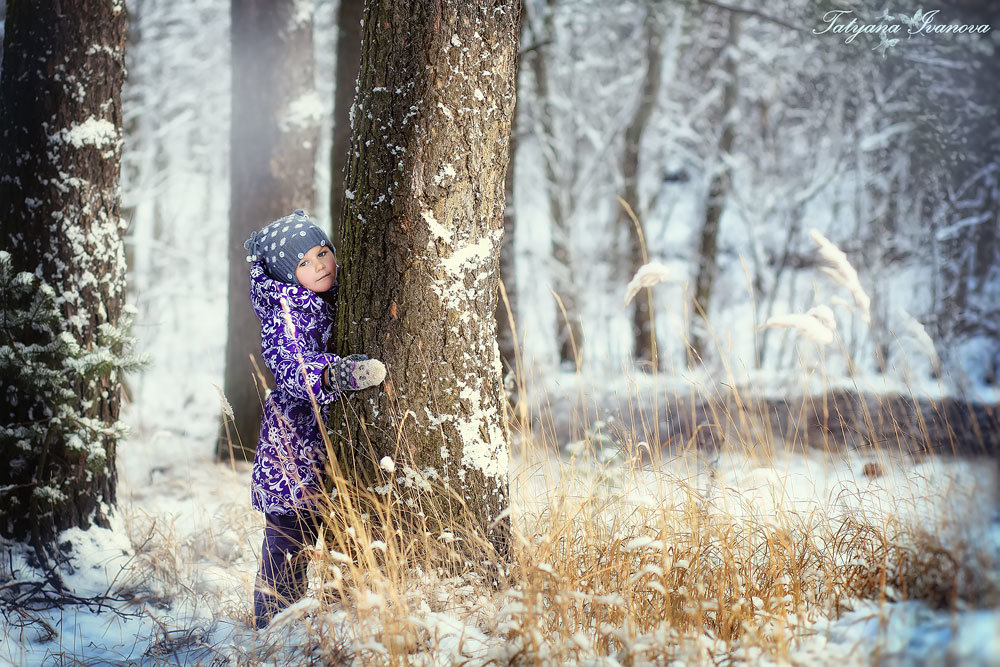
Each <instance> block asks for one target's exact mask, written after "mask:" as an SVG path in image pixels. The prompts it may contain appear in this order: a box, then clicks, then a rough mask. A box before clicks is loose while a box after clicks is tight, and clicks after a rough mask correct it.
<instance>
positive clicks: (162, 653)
mask: <svg viewBox="0 0 1000 667" xmlns="http://www.w3.org/2000/svg"><path fill="white" fill-rule="evenodd" d="M130 416H131V417H132V419H133V426H134V435H133V437H132V439H131V440H129V441H128V442H127V443H125V445H124V446H123V447H122V448H121V452H120V460H119V469H120V475H121V480H120V507H119V511H118V512H117V514H116V516H115V520H114V522H113V529H112V530H110V531H109V530H103V529H92V530H90V531H88V532H81V531H68V533H67V534H66V535H64V537H65V539H66V540H68V541H70V542H72V544H73V551H72V561H73V563H74V566H75V572H74V573H73V574H71V575H69V577H68V581H69V582H70V584H71V586H72V587H73V589H74V590H75V592H76V594H77V595H78V596H80V597H81V598H87V597H93V596H101V595H109V596H110V598H111V600H110V601H108V602H106V603H105V604H102V605H96V604H90V605H87V604H64V605H62V606H60V607H56V608H53V609H50V610H48V611H43V612H36V613H34V614H33V616H34V617H37V618H38V619H40V620H37V621H35V622H28V621H29V618H28V617H26V616H24V615H21V616H19V615H18V614H11V615H8V616H7V619H6V624H5V626H4V627H3V628H2V630H0V632H2V634H0V638H2V642H0V664H6V663H9V664H13V665H37V664H52V665H58V664H86V665H99V664H108V665H118V664H260V663H269V664H289V662H291V663H294V662H296V661H297V660H298V659H304V657H303V656H302V655H301V654H295V653H294V651H295V650H298V648H297V647H298V645H299V643H301V641H303V637H302V636H299V635H297V634H296V628H295V627H288V626H282V625H281V624H280V623H278V624H276V625H277V628H276V629H273V630H271V631H269V632H266V633H254V632H253V631H251V630H250V629H249V628H248V627H247V622H248V620H249V614H250V609H249V602H248V601H249V597H250V590H251V583H252V580H253V576H254V573H255V571H256V567H257V549H258V548H259V544H260V537H261V520H260V516H259V515H257V514H256V513H254V512H252V511H250V510H249V507H248V491H247V480H248V468H247V466H246V464H238V465H236V466H231V465H224V464H217V463H214V462H213V461H212V459H211V457H210V455H209V453H210V451H211V444H210V443H211V442H212V436H213V434H214V424H215V419H216V413H215V411H214V410H213V409H211V408H209V407H206V408H205V409H204V411H203V414H201V415H198V419H194V420H192V421H189V422H188V423H187V424H186V426H185V427H184V429H183V430H178V431H176V432H169V431H149V430H146V429H145V427H144V426H143V424H142V423H141V422H136V421H135V418H136V415H135V413H134V412H133V413H131V415H130ZM573 450H574V448H573V447H572V446H570V447H569V448H568V449H567V452H566V453H564V455H563V456H562V457H557V458H552V457H547V458H543V459H540V460H537V459H533V460H532V462H531V463H530V464H528V463H525V461H524V460H523V459H521V458H520V457H518V458H517V460H516V473H515V477H514V490H515V498H516V502H517V507H518V509H519V510H520V511H521V512H530V511H532V510H533V509H537V508H539V507H541V506H543V505H544V504H545V502H546V496H547V493H549V492H550V491H551V490H552V489H553V488H555V486H556V485H558V484H559V483H560V479H561V478H563V480H564V481H565V478H567V477H568V478H572V479H575V480H581V483H588V484H589V483H590V482H593V480H595V479H596V480H601V483H603V484H604V485H605V487H606V488H607V490H608V492H609V493H614V494H617V495H618V496H619V497H622V498H624V499H625V501H626V502H627V503H628V504H631V505H633V506H636V507H639V506H647V507H648V506H656V505H657V504H661V505H662V504H664V503H670V502H672V501H673V495H674V494H676V493H677V492H678V489H679V488H680V486H682V485H685V484H688V485H693V486H695V487H696V488H698V489H700V490H701V492H702V493H703V494H704V497H705V498H706V501H707V502H708V503H710V504H711V506H712V507H713V508H715V511H719V512H726V513H729V514H731V515H735V516H739V515H740V514H741V513H754V514H755V515H756V516H759V517H765V518H766V517H768V516H777V515H778V514H779V513H776V510H778V509H780V510H781V512H784V513H785V514H786V515H787V514H789V513H793V514H794V513H798V514H800V515H808V514H809V513H810V512H811V511H813V510H816V509H817V508H821V509H824V510H827V511H829V510H831V509H832V510H834V511H836V512H841V513H861V514H864V515H865V516H866V517H867V518H868V519H869V520H873V519H874V520H878V517H882V516H884V517H889V518H893V517H894V518H896V519H898V520H900V521H902V522H904V523H905V522H917V523H919V524H920V525H922V526H923V527H933V529H934V530H936V531H938V532H939V534H940V535H941V539H942V543H944V544H950V543H953V544H962V545H968V544H972V545H974V549H973V550H974V551H975V552H976V553H979V554H981V555H983V556H984V557H986V558H990V559H992V562H993V563H994V564H995V563H996V560H997V556H998V554H1000V510H998V507H1000V505H998V503H997V497H996V493H997V489H998V487H1000V485H998V480H997V470H996V465H995V462H983V461H965V460H942V459H928V460H924V461H922V462H912V461H896V462H893V463H891V465H887V466H886V469H885V470H884V471H883V473H884V474H881V475H878V476H875V477H873V476H870V475H866V474H864V466H865V464H866V463H867V462H869V459H870V457H868V458H866V457H864V456H862V455H859V454H848V455H843V456H841V457H839V458H837V459H836V460H833V459H830V458H829V457H825V456H821V455H819V454H815V455H813V454H809V455H802V454H787V453H776V454H774V455H772V456H769V457H768V458H767V459H766V460H762V459H760V458H757V457H751V456H747V455H745V454H742V453H738V452H737V453H728V454H725V453H724V454H722V455H721V456H719V457H718V458H717V459H715V460H713V461H711V462H706V461H705V460H704V459H703V458H700V457H678V458H674V459H671V460H669V461H666V462H664V463H663V464H662V466H661V467H659V468H657V469H656V470H648V469H647V470H645V471H642V472H641V473H639V474H638V475H630V474H627V472H626V471H625V470H624V469H623V467H622V466H621V465H620V462H619V461H618V460H617V459H616V456H615V451H614V450H613V448H609V449H608V450H607V451H604V452H602V451H599V452H597V453H596V454H597V456H596V459H589V458H587V457H585V456H584V455H583V454H576V455H574V454H572V453H570V452H572V451H573ZM595 461H596V463H597V465H595ZM4 552H5V553H4V559H3V560H4V561H5V562H4V566H5V567H7V566H9V567H10V568H11V569H12V570H13V573H14V579H15V580H26V579H31V578H35V577H37V576H38V573H36V572H33V571H32V569H31V568H30V567H28V566H27V565H26V563H25V560H24V557H23V555H22V554H20V553H19V552H17V551H11V550H10V549H8V548H5V549H4ZM8 553H9V554H10V555H9V556H8ZM998 574H1000V572H998V571H997V570H996V568H994V574H993V576H994V577H996V576H997V575H998ZM304 604H308V602H306V603H304ZM474 616H475V615H474V614H463V612H462V610H461V609H452V610H451V611H436V612H434V613H431V612H430V611H427V613H426V614H425V615H424V617H423V620H422V622H423V623H424V624H425V625H433V626H434V628H435V632H436V633H437V634H438V636H439V637H443V638H444V640H441V641H439V642H438V644H437V647H438V648H437V651H438V653H437V654H436V655H427V656H424V658H426V660H427V662H428V664H450V663H454V662H460V661H463V660H466V659H468V658H470V657H471V658H473V659H472V660H471V662H470V663H469V664H481V663H483V662H485V661H486V659H487V657H488V656H490V655H494V656H496V655H498V654H499V653H498V652H501V653H502V650H503V646H502V644H503V641H504V640H503V638H502V635H501V634H500V632H496V633H495V634H491V633H490V632H489V631H488V630H489V626H490V625H492V626H493V628H494V629H496V628H499V627H500V626H499V620H496V621H495V622H493V623H492V624H491V623H490V622H489V621H487V622H485V625H486V626H487V631H486V632H484V631H483V625H484V622H483V621H482V619H480V620H479V621H478V622H477V621H474V620H472V619H473V618H474ZM463 619H464V620H463ZM324 622H326V623H328V624H329V627H330V628H332V631H333V632H334V634H336V635H338V636H342V637H346V638H347V642H348V645H350V638H351V630H350V627H349V625H348V623H347V615H346V613H345V612H343V611H338V612H335V613H334V614H332V615H328V616H327V617H326V618H325V619H324ZM811 629H812V630H813V631H814V634H812V636H811V637H808V638H807V639H805V640H801V641H799V642H798V643H797V644H796V651H795V653H794V654H792V655H790V656H789V659H790V660H791V662H793V663H798V664H810V663H825V664H837V663H845V664H868V663H870V662H872V661H881V662H882V663H883V664H972V665H989V664H1000V613H998V611H997V610H996V609H966V610H962V611H959V612H947V611H945V612H942V611H935V610H933V609H930V608H929V607H927V606H926V605H925V604H923V603H920V602H912V601H906V602H890V601H888V600H886V601H882V602H872V601H859V602H857V603H855V604H854V605H853V610H852V611H849V612H847V613H845V614H844V615H842V616H841V617H840V618H827V617H824V616H820V617H817V618H816V619H815V620H814V621H812V626H811ZM448 637H452V639H453V640H450V641H445V640H447V638H448ZM459 638H462V639H459ZM354 648H355V649H356V648H357V647H356V646H355V647H354ZM369 648H370V647H369ZM710 648H711V647H707V648H706V649H705V650H706V652H705V653H704V660H705V661H706V662H709V661H710V656H711V650H710ZM288 651H292V654H291V655H290V654H289V653H288ZM295 655H298V656H299V658H298V659H297V658H296V657H295ZM740 657H743V658H745V659H747V660H748V661H749V662H759V661H761V660H763V658H762V656H760V655H758V654H756V653H755V652H754V650H753V649H751V648H748V649H747V650H746V651H745V652H744V654H742V655H741V656H740ZM603 664H614V663H613V662H605V663H603Z"/></svg>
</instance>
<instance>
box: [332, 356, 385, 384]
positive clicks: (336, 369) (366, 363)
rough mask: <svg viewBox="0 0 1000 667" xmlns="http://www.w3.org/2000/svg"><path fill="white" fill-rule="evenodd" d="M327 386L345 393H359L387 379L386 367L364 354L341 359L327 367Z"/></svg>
mask: <svg viewBox="0 0 1000 667" xmlns="http://www.w3.org/2000/svg"><path fill="white" fill-rule="evenodd" d="M324 375H325V377H326V378H327V384H328V385H329V386H330V387H331V388H335V389H338V390H340V391H341V392H344V391H358V390H360V389H367V388H368V387H374V386H375V385H377V384H380V383H381V382H382V380H384V379H385V365H384V364H383V363H382V362H381V361H379V360H378V359H369V358H368V357H367V356H365V355H363V354H352V355H350V356H347V357H340V358H339V359H337V360H336V361H334V362H331V363H330V364H328V365H327V367H326V373H325V374H324Z"/></svg>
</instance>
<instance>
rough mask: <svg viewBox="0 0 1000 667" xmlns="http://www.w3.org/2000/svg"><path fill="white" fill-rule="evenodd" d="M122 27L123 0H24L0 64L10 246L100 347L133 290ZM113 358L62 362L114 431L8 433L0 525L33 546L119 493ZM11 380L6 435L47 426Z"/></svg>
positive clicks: (86, 401) (83, 339) (0, 216)
mask: <svg viewBox="0 0 1000 667" xmlns="http://www.w3.org/2000/svg"><path fill="white" fill-rule="evenodd" d="M125 28H126V16H125V11H124V7H123V3H121V2H118V1H114V0H88V1H84V0H80V1H79V2H71V3H63V4H62V6H61V8H57V6H55V5H54V4H53V3H49V2H42V1H40V0H38V1H34V2H31V1H25V0H22V1H21V2H15V3H13V4H12V5H11V6H10V7H9V8H8V10H7V16H6V34H5V38H4V48H3V50H4V59H3V72H2V75H0V125H2V128H3V130H2V146H0V220H2V222H3V227H2V230H3V231H2V237H0V243H2V249H3V250H7V251H9V252H10V254H11V258H12V265H13V268H14V270H15V271H27V272H29V273H31V274H34V275H35V276H36V277H38V278H40V279H41V280H43V281H45V282H46V283H48V284H50V285H52V286H54V287H55V288H56V294H55V304H56V305H57V306H58V310H59V313H60V317H61V319H62V323H61V326H62V327H64V329H65V331H67V332H68V333H69V334H70V335H71V336H72V337H73V338H74V339H75V340H76V341H77V342H78V343H79V345H80V347H81V348H83V349H84V350H92V351H94V352H96V351H97V350H98V349H99V348H100V345H101V342H100V341H101V340H103V337H104V336H106V333H105V328H107V327H115V326H117V325H118V324H119V318H120V316H121V312H122V303H123V296H124V291H125V253H124V246H123V243H122V238H123V235H124V233H125V224H124V221H123V220H122V219H121V216H120V209H119V171H120V163H121V149H122V105H121V90H122V82H123V80H124V78H125ZM6 324H10V323H5V325H6ZM49 333H51V332H49ZM42 335H48V333H44V332H39V336H40V338H39V340H37V341H36V340H25V341H21V342H23V343H29V344H30V343H36V342H37V343H42V342H43V341H42V340H41V336H42ZM108 366H109V368H108V370H106V371H103V372H98V373H97V376H96V377H95V378H94V379H93V380H89V381H88V380H82V381H79V382H74V381H73V380H72V375H71V373H70V372H69V371H68V369H67V370H66V372H65V373H64V374H63V375H62V377H63V378H64V379H65V381H66V382H67V384H69V385H70V386H71V388H72V389H73V391H74V393H75V394H76V396H77V397H78V400H79V405H78V406H74V410H73V413H74V417H73V419H75V418H76V417H81V418H84V419H89V420H94V421H93V422H90V426H91V427H92V428H94V429H95V430H97V429H106V431H105V435H103V436H95V440H93V441H90V442H81V441H80V438H79V437H76V436H73V435H68V432H67V431H66V430H62V431H60V430H57V429H55V428H53V427H52V426H51V425H50V426H49V428H48V431H47V433H48V435H47V436H46V437H45V438H44V442H42V443H41V444H40V446H39V449H38V450H32V451H23V450H22V451H17V447H14V449H13V451H12V450H10V449H7V448H6V446H5V447H4V451H2V453H0V458H2V459H4V460H3V461H0V467H2V468H3V469H4V471H3V474H2V475H0V487H3V494H4V497H3V499H2V500H0V505H2V506H3V507H4V514H6V515H7V516H6V517H4V519H3V520H0V531H2V533H3V534H4V535H6V536H10V537H14V538H18V539H24V538H29V537H30V538H33V539H34V540H35V541H36V545H38V544H39V543H40V542H47V543H51V542H52V541H54V539H55V536H56V533H57V532H58V531H60V530H62V529H65V528H70V527H74V526H78V527H87V526H89V525H90V524H91V523H92V522H97V523H99V524H102V523H105V517H104V514H103V511H104V509H105V508H106V507H108V506H113V505H114V503H115V485H116V478H117V476H116V472H115V449H116V437H117V430H116V429H114V428H113V426H114V424H115V423H116V422H117V420H118V413H119V399H120V391H121V384H120V382H121V378H120V377H119V373H118V371H117V370H116V366H115V365H114V363H113V362H112V361H111V360H109V364H108ZM5 380H6V378H5ZM3 384H4V388H3V395H4V397H3V400H2V401H0V403H2V407H0V412H2V413H3V424H4V427H5V428H4V432H5V435H6V433H7V431H6V428H7V427H10V426H16V425H22V426H23V425H25V424H28V423H32V422H33V423H34V428H45V423H46V422H47V421H48V420H51V419H52V418H53V417H54V416H56V417H58V416H57V415H51V414H50V415H45V414H39V412H42V413H44V412H45V410H44V406H37V405H36V406H34V407H33V405H32V403H31V402H27V403H26V402H23V401H21V400H17V399H16V398H15V396H12V395H11V393H9V392H10V388H9V387H8V386H7V382H6V381H4V382H3ZM22 398H23V397H22ZM48 423H49V424H51V423H52V422H51V421H48ZM70 432H71V431H70ZM5 439H6V438H5ZM42 501H44V505H45V507H44V508H43V507H42V506H40V503H41V502H42ZM29 506H30V507H29ZM43 510H44V511H43ZM8 512H10V514H8Z"/></svg>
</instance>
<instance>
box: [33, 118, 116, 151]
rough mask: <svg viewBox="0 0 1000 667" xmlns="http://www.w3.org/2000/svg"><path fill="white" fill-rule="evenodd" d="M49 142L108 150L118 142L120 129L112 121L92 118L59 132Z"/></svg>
mask: <svg viewBox="0 0 1000 667" xmlns="http://www.w3.org/2000/svg"><path fill="white" fill-rule="evenodd" d="M49 141H50V142H52V143H65V144H69V145H70V146H72V147H73V148H83V147H84V146H93V147H95V148H106V147H108V146H114V145H115V144H116V143H117V142H118V128H117V127H115V124H114V123H112V122H111V121H108V120H104V119H103V118H101V119H99V120H98V119H97V118H94V117H93V116H91V117H90V118H88V119H87V120H85V121H83V122H82V123H80V124H78V125H74V126H72V127H70V128H67V129H64V130H59V131H58V132H56V133H55V134H53V135H51V136H50V137H49Z"/></svg>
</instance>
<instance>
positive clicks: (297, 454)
mask: <svg viewBox="0 0 1000 667" xmlns="http://www.w3.org/2000/svg"><path fill="white" fill-rule="evenodd" d="M336 289H337V285H334V286H333V288H332V289H331V292H332V293H333V294H332V295H331V296H332V297H334V298H331V299H330V303H336V298H335V297H336ZM250 303H251V304H252V305H253V309H254V312H255V313H256V314H257V317H258V318H260V338H261V350H262V352H263V356H264V363H265V364H266V365H267V367H268V369H270V371H271V373H273V374H274V382H275V388H274V390H272V391H270V392H268V394H267V396H266V397H265V399H264V414H263V417H262V419H261V424H260V439H259V440H258V442H257V454H256V457H255V458H254V463H253V472H252V473H251V482H250V483H251V496H252V500H253V507H254V509H257V510H260V511H261V512H266V513H269V514H284V515H290V514H295V513H296V512H298V511H302V510H303V509H306V510H307V509H309V508H310V507H312V504H313V498H314V497H315V495H316V494H317V493H318V492H319V491H320V490H322V478H321V471H322V469H323V466H324V464H325V462H326V449H325V447H324V445H323V434H322V431H321V430H320V429H321V428H326V421H327V419H328V418H329V416H330V404H331V403H332V402H333V401H335V400H337V398H338V393H337V391H336V390H335V389H327V388H325V387H324V386H323V378H322V376H323V369H324V368H325V367H326V365H327V364H329V363H330V362H332V361H335V360H336V359H337V355H335V354H330V353H328V352H325V350H326V346H327V343H328V342H329V340H330V337H331V336H332V334H333V326H334V322H335V319H336V307H335V306H333V305H330V304H328V303H327V302H326V301H325V300H324V299H323V298H321V297H320V296H319V295H318V294H316V293H314V292H311V291H310V290H308V289H306V288H305V287H302V286H301V285H292V284H289V283H283V282H279V281H277V280H273V279H272V278H270V277H269V276H268V275H267V273H266V272H265V271H264V266H263V264H262V263H261V262H253V264H251V266H250ZM283 304H284V305H286V306H287V315H286V312H285V308H284V307H283ZM289 320H290V321H291V325H292V326H291V327H289ZM310 394H311V395H312V397H314V398H315V399H316V403H317V404H318V405H319V408H320V416H321V417H322V423H319V422H317V419H316V415H315V412H314V411H313V405H312V402H311V400H310Z"/></svg>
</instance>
